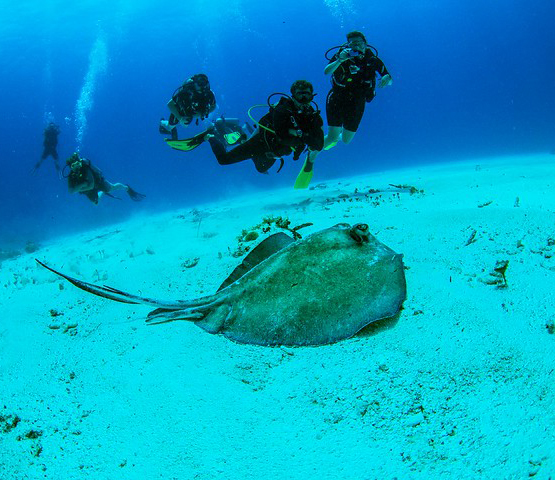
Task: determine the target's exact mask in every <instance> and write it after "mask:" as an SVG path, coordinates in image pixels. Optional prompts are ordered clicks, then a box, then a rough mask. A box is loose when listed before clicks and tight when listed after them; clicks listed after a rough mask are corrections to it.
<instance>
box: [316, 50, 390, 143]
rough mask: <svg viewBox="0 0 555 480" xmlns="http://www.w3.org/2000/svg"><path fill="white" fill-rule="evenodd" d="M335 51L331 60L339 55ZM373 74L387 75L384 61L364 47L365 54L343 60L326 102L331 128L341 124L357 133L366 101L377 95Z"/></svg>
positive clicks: (335, 74) (334, 77) (334, 73)
mask: <svg viewBox="0 0 555 480" xmlns="http://www.w3.org/2000/svg"><path fill="white" fill-rule="evenodd" d="M340 52H341V50H340V51H339V52H337V53H336V54H335V55H334V56H333V57H332V59H331V60H330V63H332V62H335V61H336V60H337V59H338V58H339V53H340ZM376 74H379V75H380V76H382V77H383V76H384V75H389V72H388V71H387V68H385V65H384V63H383V62H382V61H381V60H380V59H379V58H378V57H377V56H376V55H374V54H373V52H372V50H371V49H369V48H368V49H366V52H365V54H364V55H359V56H358V57H351V58H349V59H348V60H345V61H344V62H343V63H342V64H341V65H339V67H337V69H336V70H335V72H333V74H332V89H331V90H330V92H329V93H328V98H327V101H326V115H327V119H328V125H329V126H330V127H344V128H345V129H346V130H350V131H351V132H356V131H357V129H358V126H359V124H360V121H361V120H362V116H363V115H364V107H365V103H366V102H371V101H372V99H373V98H374V96H375V95H376Z"/></svg>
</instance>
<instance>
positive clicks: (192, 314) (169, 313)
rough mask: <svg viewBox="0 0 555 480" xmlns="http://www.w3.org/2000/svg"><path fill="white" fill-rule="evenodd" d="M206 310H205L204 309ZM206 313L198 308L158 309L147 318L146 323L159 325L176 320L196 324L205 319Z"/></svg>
mask: <svg viewBox="0 0 555 480" xmlns="http://www.w3.org/2000/svg"><path fill="white" fill-rule="evenodd" d="M203 310H204V309H203ZM204 316H205V313H203V312H202V311H200V310H199V309H197V308H185V309H182V310H168V309H167V308H157V309H156V310H153V311H152V312H150V313H149V314H148V316H147V319H146V323H148V324H149V325H158V324H160V323H168V322H174V321H175V320H189V321H192V322H196V321H198V320H201V319H203V318H204Z"/></svg>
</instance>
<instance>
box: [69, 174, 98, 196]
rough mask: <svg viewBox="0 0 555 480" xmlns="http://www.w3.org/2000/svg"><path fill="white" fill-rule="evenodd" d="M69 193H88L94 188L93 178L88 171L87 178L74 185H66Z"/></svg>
mask: <svg viewBox="0 0 555 480" xmlns="http://www.w3.org/2000/svg"><path fill="white" fill-rule="evenodd" d="M68 188H69V193H81V192H88V191H89V190H92V189H93V188H94V176H93V174H92V171H91V170H90V169H87V178H86V179H85V180H83V181H82V182H81V183H78V184H76V185H68Z"/></svg>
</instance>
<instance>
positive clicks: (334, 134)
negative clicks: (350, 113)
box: [324, 127, 343, 150]
mask: <svg viewBox="0 0 555 480" xmlns="http://www.w3.org/2000/svg"><path fill="white" fill-rule="evenodd" d="M342 131H343V127H328V134H327V135H326V136H325V137H324V150H329V149H330V148H333V147H335V146H336V145H337V142H338V141H339V137H340V135H341V132H342Z"/></svg>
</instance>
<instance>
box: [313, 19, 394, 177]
mask: <svg viewBox="0 0 555 480" xmlns="http://www.w3.org/2000/svg"><path fill="white" fill-rule="evenodd" d="M334 48H338V51H337V52H336V53H335V54H334V55H333V57H332V58H331V59H329V63H328V65H327V66H326V68H325V69H324V73H325V74H326V75H331V83H332V88H331V90H330V91H329V93H328V97H327V100H326V116H327V122H328V133H327V135H326V136H325V139H324V148H323V149H324V150H329V149H330V148H333V147H335V145H337V143H338V141H339V137H341V140H342V141H343V143H345V144H348V143H350V142H351V140H352V139H353V137H354V136H355V133H356V131H357V129H358V126H359V124H360V121H361V120H362V116H363V115H364V109H365V103H369V102H371V101H372V100H373V99H374V97H375V95H376V84H377V86H378V87H380V88H381V87H386V86H388V85H391V83H392V79H391V75H390V74H389V72H388V71H387V68H386V67H385V65H384V63H383V62H382V60H381V59H380V58H379V57H378V52H377V50H376V49H375V48H374V47H371V46H370V45H368V43H367V42H366V37H365V36H364V34H363V33H362V32H359V31H356V30H355V31H352V32H349V33H348V34H347V43H345V44H343V45H341V46H339V47H332V48H330V49H329V50H328V52H330V50H333V49H334ZM328 52H326V58H328V57H327V53H328ZM377 76H379V77H380V79H379V82H376V77H377ZM317 155H318V153H317V152H314V153H311V154H310V155H308V156H307V159H306V161H305V166H306V165H307V164H310V163H313V162H314V160H315V159H316V157H317ZM309 168H310V167H309Z"/></svg>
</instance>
